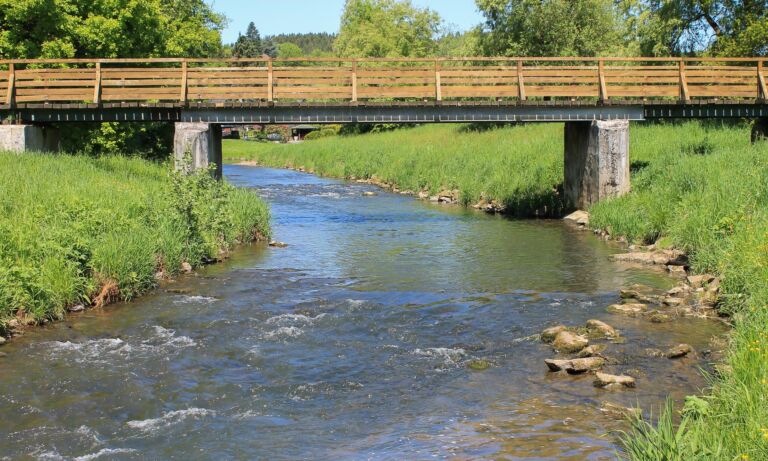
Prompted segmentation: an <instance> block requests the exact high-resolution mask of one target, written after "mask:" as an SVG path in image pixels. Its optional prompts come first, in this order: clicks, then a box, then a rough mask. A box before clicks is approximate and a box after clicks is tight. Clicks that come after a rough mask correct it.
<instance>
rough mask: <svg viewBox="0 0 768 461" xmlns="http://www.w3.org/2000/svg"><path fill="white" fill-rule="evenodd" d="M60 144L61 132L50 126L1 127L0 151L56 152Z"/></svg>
mask: <svg viewBox="0 0 768 461" xmlns="http://www.w3.org/2000/svg"><path fill="white" fill-rule="evenodd" d="M59 144H60V136H59V130H57V129H56V128H53V127H50V126H38V125H0V150H4V151H10V152H28V151H33V152H56V151H58V150H59Z"/></svg>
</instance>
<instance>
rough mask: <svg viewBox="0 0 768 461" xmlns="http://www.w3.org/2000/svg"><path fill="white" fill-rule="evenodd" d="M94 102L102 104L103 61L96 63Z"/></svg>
mask: <svg viewBox="0 0 768 461" xmlns="http://www.w3.org/2000/svg"><path fill="white" fill-rule="evenodd" d="M93 103H94V104H101V63H100V62H97V63H96V83H95V84H94V85H93Z"/></svg>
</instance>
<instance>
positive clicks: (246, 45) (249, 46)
mask: <svg viewBox="0 0 768 461" xmlns="http://www.w3.org/2000/svg"><path fill="white" fill-rule="evenodd" d="M263 51H264V49H263V45H262V42H261V36H260V35H259V29H257V28H256V25H255V24H254V23H253V22H251V23H250V24H248V29H247V30H246V32H245V35H240V36H238V37H237V41H236V42H235V45H234V46H233V47H232V56H234V57H236V58H258V57H260V56H261V55H262V54H263Z"/></svg>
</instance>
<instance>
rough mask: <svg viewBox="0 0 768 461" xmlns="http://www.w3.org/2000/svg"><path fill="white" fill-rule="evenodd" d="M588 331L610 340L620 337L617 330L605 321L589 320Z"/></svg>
mask: <svg viewBox="0 0 768 461" xmlns="http://www.w3.org/2000/svg"><path fill="white" fill-rule="evenodd" d="M587 330H589V332H590V333H593V332H595V333H599V334H601V335H603V336H607V337H609V338H615V337H616V336H618V335H619V334H618V333H616V329H614V328H613V327H612V326H610V325H608V324H607V323H605V322H603V321H600V320H595V319H592V320H587Z"/></svg>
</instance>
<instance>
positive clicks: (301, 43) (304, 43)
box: [266, 32, 336, 56]
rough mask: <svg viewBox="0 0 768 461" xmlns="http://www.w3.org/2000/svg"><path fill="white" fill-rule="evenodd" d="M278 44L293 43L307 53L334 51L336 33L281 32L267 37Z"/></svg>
mask: <svg viewBox="0 0 768 461" xmlns="http://www.w3.org/2000/svg"><path fill="white" fill-rule="evenodd" d="M266 39H268V40H272V41H273V42H274V43H276V44H278V45H279V44H281V43H293V44H295V45H297V46H298V47H299V48H301V51H303V52H304V54H305V55H307V56H309V55H315V54H319V53H331V52H333V42H334V40H336V34H329V33H327V32H320V33H307V34H279V35H271V36H268V37H266Z"/></svg>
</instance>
